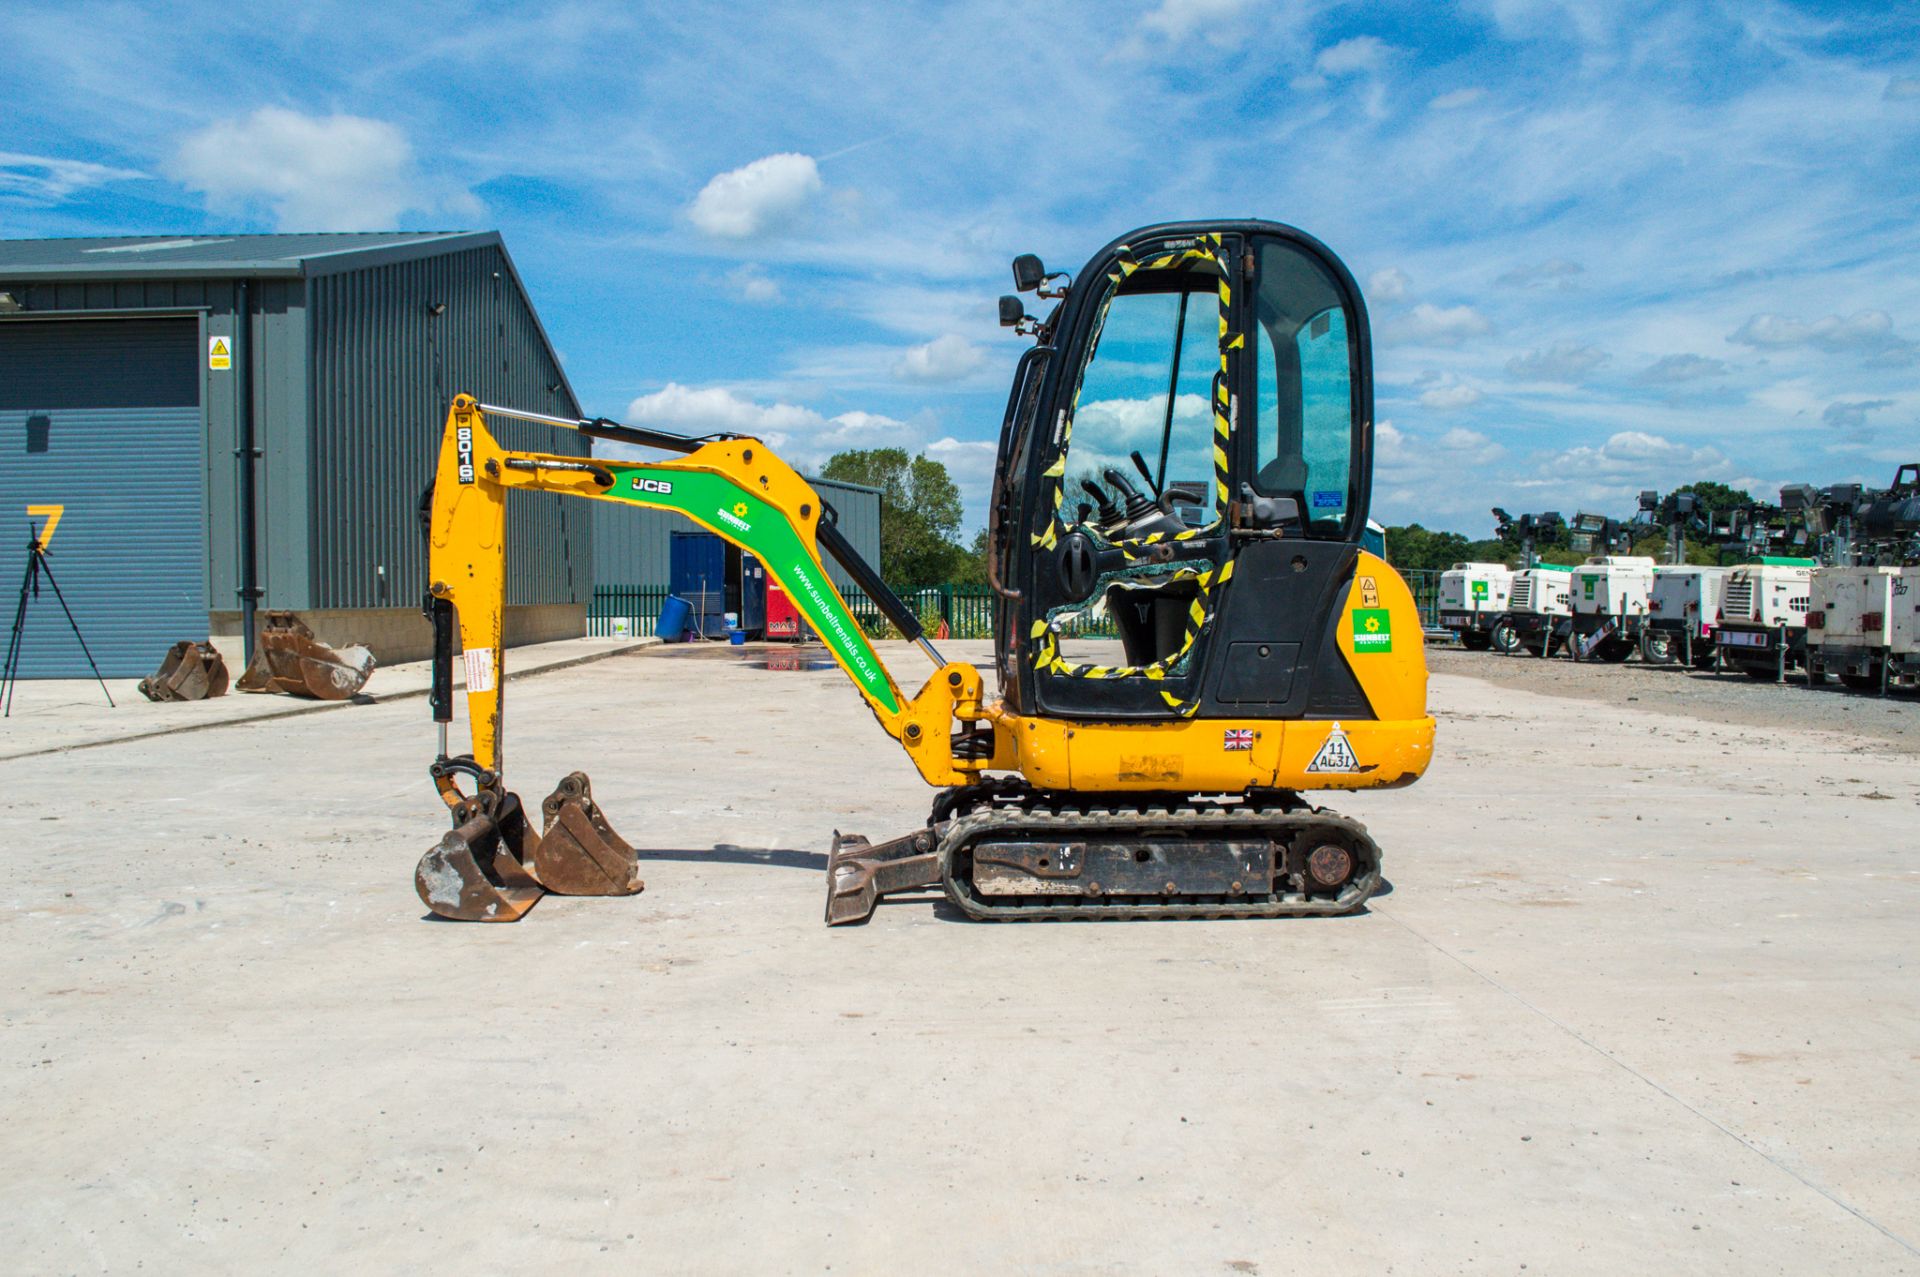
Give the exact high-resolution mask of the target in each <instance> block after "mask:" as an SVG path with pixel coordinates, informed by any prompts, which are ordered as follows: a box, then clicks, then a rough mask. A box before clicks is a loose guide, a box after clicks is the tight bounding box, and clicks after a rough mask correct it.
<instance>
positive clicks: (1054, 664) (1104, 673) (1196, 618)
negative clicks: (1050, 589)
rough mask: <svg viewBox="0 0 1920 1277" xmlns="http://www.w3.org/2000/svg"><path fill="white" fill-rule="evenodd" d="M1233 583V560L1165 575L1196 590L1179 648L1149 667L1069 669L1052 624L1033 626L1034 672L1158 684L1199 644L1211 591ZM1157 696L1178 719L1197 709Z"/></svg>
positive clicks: (1209, 610) (1208, 613) (1209, 611)
mask: <svg viewBox="0 0 1920 1277" xmlns="http://www.w3.org/2000/svg"><path fill="white" fill-rule="evenodd" d="M1232 579H1233V560H1232V559H1228V560H1227V561H1226V562H1225V563H1222V564H1221V565H1220V566H1219V567H1217V568H1208V569H1207V570H1206V571H1204V572H1195V571H1192V570H1191V569H1186V568H1182V569H1180V570H1179V571H1176V572H1172V573H1170V574H1168V575H1167V576H1166V577H1165V578H1164V580H1166V581H1167V582H1169V583H1171V582H1174V581H1188V580H1190V581H1192V582H1194V584H1195V585H1196V586H1197V587H1198V593H1196V594H1195V595H1194V598H1193V602H1192V603H1191V604H1190V605H1189V606H1188V608H1187V624H1186V632H1185V634H1184V635H1182V637H1181V640H1180V646H1179V647H1177V648H1175V649H1174V650H1173V651H1172V652H1170V653H1169V654H1167V655H1166V656H1163V657H1161V658H1160V659H1159V660H1157V661H1154V662H1153V663H1152V664H1150V665H1091V664H1089V665H1069V664H1068V663H1067V661H1066V658H1064V657H1062V656H1061V655H1060V638H1059V636H1058V635H1057V634H1055V633H1054V631H1053V625H1052V622H1051V621H1049V620H1046V619H1042V620H1038V621H1035V622H1034V623H1033V634H1032V636H1031V637H1032V639H1033V641H1034V652H1033V663H1034V667H1035V668H1036V669H1039V670H1042V671H1044V672H1045V673H1048V674H1059V675H1063V676H1065V677H1067V678H1144V679H1147V680H1149V681H1151V682H1156V683H1157V682H1160V681H1162V680H1163V679H1165V678H1166V677H1167V675H1168V674H1169V673H1171V672H1172V671H1173V670H1175V669H1177V668H1178V667H1179V665H1180V663H1181V662H1182V661H1184V660H1186V659H1187V654H1188V653H1189V652H1191V651H1193V645H1194V644H1195V643H1196V642H1198V641H1199V638H1200V635H1201V632H1202V631H1204V630H1205V629H1206V627H1207V623H1208V622H1209V621H1211V620H1212V619H1213V609H1212V607H1211V606H1210V604H1211V602H1212V595H1213V591H1214V589H1215V588H1216V587H1219V586H1224V585H1225V584H1226V583H1227V582H1228V581H1230V580H1232ZM1160 695H1161V697H1162V698H1163V699H1165V701H1166V702H1167V704H1168V705H1169V706H1171V707H1172V708H1173V709H1174V710H1175V711H1176V712H1177V713H1178V714H1180V716H1181V717H1183V718H1184V717H1188V716H1190V715H1192V714H1193V712H1194V711H1195V710H1197V709H1198V708H1199V707H1200V698H1199V697H1198V696H1195V697H1193V698H1192V699H1190V700H1187V699H1182V698H1181V697H1178V696H1175V695H1174V694H1173V693H1171V692H1169V691H1167V690H1166V689H1165V688H1162V689H1161V690H1160Z"/></svg>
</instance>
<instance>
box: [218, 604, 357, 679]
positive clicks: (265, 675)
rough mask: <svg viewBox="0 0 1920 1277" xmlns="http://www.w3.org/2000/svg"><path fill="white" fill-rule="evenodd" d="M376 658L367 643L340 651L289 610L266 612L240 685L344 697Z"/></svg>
mask: <svg viewBox="0 0 1920 1277" xmlns="http://www.w3.org/2000/svg"><path fill="white" fill-rule="evenodd" d="M376 664H377V662H375V660H374V659H373V653H372V652H369V651H368V650H367V649H366V648H364V647H360V646H358V645H356V646H353V647H349V648H345V649H343V650H338V651H336V650H335V649H333V648H331V647H328V646H327V645H326V644H325V643H322V642H321V641H320V640H319V639H316V638H315V637H314V636H313V631H312V630H310V629H308V628H307V626H306V623H305V622H304V621H302V620H300V618H299V617H297V616H295V615H294V614H293V613H291V612H267V613H264V614H263V616H262V618H261V622H260V635H259V640H258V641H257V642H256V643H255V644H254V648H253V660H252V661H251V662H249V663H248V665H247V669H246V672H245V673H244V674H242V675H241V676H240V683H239V687H240V690H241V691H243V692H285V693H286V694H287V695H289V696H301V697H306V698H308V699H310V700H317V701H344V700H347V699H348V698H350V697H352V696H353V695H354V693H356V692H358V691H359V690H360V689H361V688H363V687H365V686H366V685H367V679H369V678H370V677H372V675H373V671H374V667H375V665H376Z"/></svg>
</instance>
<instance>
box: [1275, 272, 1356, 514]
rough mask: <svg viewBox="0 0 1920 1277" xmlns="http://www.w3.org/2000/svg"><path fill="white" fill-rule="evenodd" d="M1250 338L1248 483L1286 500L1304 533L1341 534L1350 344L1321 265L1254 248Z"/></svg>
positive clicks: (1348, 487) (1346, 486)
mask: <svg viewBox="0 0 1920 1277" xmlns="http://www.w3.org/2000/svg"><path fill="white" fill-rule="evenodd" d="M1258 271H1259V275H1258V288H1257V290H1256V292H1255V305H1254V310H1255V328H1256V330H1257V331H1256V335H1255V339H1254V342H1253V345H1254V349H1255V350H1256V351H1257V352H1258V360H1259V368H1258V371H1257V373H1256V374H1255V405H1254V477H1253V486H1254V489H1255V490H1256V491H1258V492H1260V493H1261V494H1262V495H1264V496H1286V497H1292V498H1294V500H1296V501H1297V502H1298V503H1299V505H1300V514H1301V517H1302V518H1303V519H1305V520H1306V523H1307V528H1308V531H1309V532H1312V533H1319V534H1321V535H1326V536H1340V535H1344V534H1345V531H1346V528H1347V525H1348V522H1349V519H1348V515H1349V512H1350V511H1351V510H1352V508H1353V504H1354V499H1355V492H1354V483H1353V448H1354V433H1355V423H1354V414H1353V342H1352V328H1351V325H1350V324H1349V323H1348V318H1347V312H1346V308H1345V307H1344V305H1343V304H1342V303H1341V300H1340V293H1339V290H1338V289H1337V288H1336V287H1335V285H1334V281H1333V278H1332V277H1331V275H1329V274H1328V272H1327V270H1326V268H1325V267H1324V266H1322V265H1321V264H1320V263H1319V262H1318V261H1316V260H1314V259H1313V258H1311V257H1309V256H1307V255H1306V254H1305V253H1303V252H1301V251H1300V250H1299V249H1296V248H1294V247H1292V246H1291V245H1288V244H1283V243H1277V242H1268V243H1265V244H1263V245H1261V247H1260V250H1259V265H1258Z"/></svg>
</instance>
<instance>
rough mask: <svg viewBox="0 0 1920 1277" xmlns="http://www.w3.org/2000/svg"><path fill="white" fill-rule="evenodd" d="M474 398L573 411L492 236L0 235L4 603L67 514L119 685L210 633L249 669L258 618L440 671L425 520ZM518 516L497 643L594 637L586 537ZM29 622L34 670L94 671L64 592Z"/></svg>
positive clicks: (67, 553)
mask: <svg viewBox="0 0 1920 1277" xmlns="http://www.w3.org/2000/svg"><path fill="white" fill-rule="evenodd" d="M460 391H466V392H468V393H472V394H474V395H477V396H478V397H479V398H481V399H482V400H485V401H489V402H494V403H505V404H512V405H514V406H516V407H522V408H528V409H532V410H534V411H536V412H544V413H550V414H554V415H559V416H567V417H577V416H579V415H580V409H579V405H578V403H577V402H576V400H575V398H574V394H573V390H572V388H571V387H570V386H569V385H568V383H567V378H566V374H565V373H564V372H563V371H562V370H561V367H560V362H559V359H558V357H557V356H556V355H555V353H554V350H553V347H552V345H551V343H550V342H549V341H548V339H547V336H546V333H545V331H544V330H543V329H542V328H541V325H540V321H539V319H538V317H537V316H536V315H535V313H534V309H533V305H532V303H531V301H530V300H529V299H528V297H527V293H526V290H525V287H524V286H523V284H522V283H521V280H520V277H519V275H518V273H517V272H516V271H515V269H514V266H513V262H512V259H511V258H509V257H508V255H507V251H506V248H505V246H504V245H503V244H502V242H501V240H500V236H499V235H498V234H497V233H495V232H491V231H472V232H434V233H393V234H324V235H226V236H219V235H206V236H193V237H174V238H162V237H156V236H143V237H137V238H119V239H64V240H0V458H4V461H0V590H5V591H7V598H8V601H9V602H11V601H12V600H13V597H14V596H13V591H14V590H15V589H16V588H17V583H18V582H19V581H20V579H21V574H22V571H23V568H24V564H25V561H26V542H27V529H28V525H29V522H30V521H31V522H32V523H33V524H34V526H38V527H44V526H45V524H46V523H47V521H48V519H49V517H50V515H49V514H48V513H46V511H50V510H51V509H52V508H55V507H58V508H59V510H60V513H59V516H58V517H59V522H58V523H57V525H55V527H54V531H53V535H52V538H51V539H50V540H49V541H48V550H49V563H50V564H51V566H52V567H53V569H54V571H55V572H56V573H57V575H58V579H59V581H60V584H61V585H62V587H63V588H64V590H65V593H66V596H67V599H68V601H69V602H70V603H71V604H72V607H73V611H74V614H75V617H76V619H77V620H78V621H79V623H80V626H81V628H82V630H83V632H84V633H85V635H86V639H87V642H88V644H89V646H90V647H91V648H92V649H93V652H94V656H95V657H96V659H98V660H99V662H100V665H101V667H102V669H103V670H104V671H105V672H106V673H108V674H109V675H118V676H131V675H137V674H144V673H149V672H151V671H152V669H153V667H154V665H155V664H156V663H157V662H158V660H159V658H160V656H161V654H162V653H163V652H164V651H165V650H166V648H167V646H168V645H169V644H171V643H172V642H174V641H175V640H178V639H182V638H195V639H198V638H206V637H209V635H211V637H212V638H213V639H214V640H215V641H216V642H217V643H219V644H220V645H221V646H222V648H223V649H225V650H226V652H227V656H228V659H229V661H230V662H231V663H234V664H235V667H236V669H237V664H238V660H239V658H240V636H241V635H242V633H243V621H242V618H243V616H244V615H248V614H250V613H251V612H252V611H253V610H254V609H256V608H258V609H269V608H271V609H285V610H291V611H296V612H299V613H300V614H301V615H302V617H303V618H304V619H306V620H307V622H308V624H310V625H311V626H313V628H314V630H315V632H316V633H317V634H318V635H319V636H320V637H321V638H322V639H324V640H326V641H328V642H330V643H334V644H345V643H365V644H367V645H368V646H370V647H372V648H373V649H374V651H375V654H376V655H378V656H379V657H380V658H381V659H382V660H383V661H386V662H389V663H390V662H392V661H396V660H406V659H413V658H417V657H420V656H424V655H425V654H426V651H427V644H428V634H427V629H426V626H425V623H424V622H423V621H422V620H421V619H420V618H419V602H420V594H421V592H422V590H423V588H424V582H425V575H426V554H425V542H424V538H423V536H422V532H421V528H420V525H419V522H418V518H417V514H416V510H417V506H418V503H419V500H420V496H421V493H422V492H423V490H424V488H425V486H426V484H427V481H428V480H429V478H430V477H431V474H432V469H433V462H434V457H435V452H436V449H437V446H438V443H439V435H440V431H441V427H442V425H443V422H444V417H445V413H446V405H447V401H448V399H449V397H450V396H451V395H453V394H454V393H456V392H460ZM498 433H499V435H500V436H501V439H502V442H503V443H505V444H507V445H508V446H510V447H523V448H539V449H541V450H544V451H549V452H562V453H568V454H572V455H580V454H582V453H584V451H585V447H584V444H585V441H584V440H581V439H579V438H578V437H577V436H574V435H571V434H568V433H566V432H557V431H551V430H547V429H544V428H542V427H539V426H532V425H525V424H518V423H512V424H509V423H500V426H499V430H498ZM29 506H32V507H35V508H36V509H39V510H41V511H42V513H41V514H38V515H32V516H30V515H29V514H28V513H27V510H26V507H29ZM508 508H509V516H508V517H509V525H508V526H509V534H508V535H509V540H510V543H511V545H512V546H513V560H514V566H513V571H512V573H511V577H510V585H509V590H510V594H509V597H508V604H509V607H508V614H507V637H508V641H509V642H510V643H513V642H531V641H542V640H546V639H552V638H562V637H569V636H573V635H578V634H581V633H583V632H584V629H585V612H586V604H587V601H588V599H589V598H590V597H591V592H592V587H593V581H592V573H593V550H592V544H593V533H592V524H593V520H592V519H591V518H590V517H589V516H588V515H587V512H586V511H585V510H584V509H582V508H581V507H580V505H579V503H573V505H572V508H571V509H568V508H566V505H565V503H563V499H562V498H558V497H552V496H543V495H533V494H517V496H516V499H515V500H514V501H512V502H510V503H509V507H508ZM29 617H30V624H29V627H28V630H27V634H26V641H27V646H26V649H25V654H24V664H23V672H24V673H25V674H26V675H27V676H29V677H34V676H41V677H58V676H74V675H84V674H85V672H86V667H85V664H84V661H83V660H82V658H81V655H80V652H79V649H78V647H77V645H75V644H74V642H73V640H72V638H71V636H70V634H69V632H68V629H67V626H66V622H65V619H64V618H63V617H61V616H60V614H59V610H58V608H57V606H55V605H54V603H53V601H52V600H51V599H49V598H43V599H41V600H39V601H38V602H35V603H32V604H30V607H29ZM9 619H10V617H9Z"/></svg>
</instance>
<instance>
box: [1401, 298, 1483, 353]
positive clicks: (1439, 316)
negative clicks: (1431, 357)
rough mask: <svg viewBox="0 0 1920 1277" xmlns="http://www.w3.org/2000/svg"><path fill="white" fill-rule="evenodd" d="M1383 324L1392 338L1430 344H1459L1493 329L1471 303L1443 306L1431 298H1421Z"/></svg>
mask: <svg viewBox="0 0 1920 1277" xmlns="http://www.w3.org/2000/svg"><path fill="white" fill-rule="evenodd" d="M1384 327H1385V328H1386V332H1387V335H1388V336H1389V337H1391V338H1393V339H1395V340H1398V341H1408V342H1415V343H1419V344H1424V345H1429V346H1458V345H1459V344H1460V343H1461V342H1463V341H1465V340H1467V339H1468V338H1469V337H1478V336H1480V335H1481V334H1483V333H1487V332H1491V331H1492V329H1493V325H1492V324H1491V323H1489V322H1488V321H1487V317H1486V316H1485V315H1482V314H1481V313H1480V312H1479V311H1477V310H1475V309H1474V308H1473V307H1471V306H1445V307H1442V306H1435V305H1434V304H1433V303H1432V302H1421V303H1420V304H1419V305H1418V306H1415V307H1414V308H1413V309H1412V310H1410V311H1408V312H1407V313H1406V314H1404V315H1399V316H1395V317H1394V319H1393V320H1392V322H1391V323H1389V324H1387V325H1385V326H1384Z"/></svg>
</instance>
